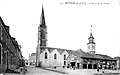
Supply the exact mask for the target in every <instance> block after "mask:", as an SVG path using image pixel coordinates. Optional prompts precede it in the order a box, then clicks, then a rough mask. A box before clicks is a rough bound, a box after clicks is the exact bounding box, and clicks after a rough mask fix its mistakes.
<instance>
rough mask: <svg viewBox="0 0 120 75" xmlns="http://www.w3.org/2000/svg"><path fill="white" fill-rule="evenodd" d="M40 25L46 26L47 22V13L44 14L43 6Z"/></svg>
mask: <svg viewBox="0 0 120 75" xmlns="http://www.w3.org/2000/svg"><path fill="white" fill-rule="evenodd" d="M40 23H41V25H40V27H43V28H45V27H46V23H45V15H44V8H43V6H42V13H41V19H40Z"/></svg>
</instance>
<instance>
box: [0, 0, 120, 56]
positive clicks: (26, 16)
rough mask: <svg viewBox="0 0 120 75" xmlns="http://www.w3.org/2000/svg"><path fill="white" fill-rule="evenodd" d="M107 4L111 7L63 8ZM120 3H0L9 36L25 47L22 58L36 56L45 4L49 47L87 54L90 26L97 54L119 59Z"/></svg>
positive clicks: (9, 0) (24, 0) (47, 0)
mask: <svg viewBox="0 0 120 75" xmlns="http://www.w3.org/2000/svg"><path fill="white" fill-rule="evenodd" d="M61 2H62V3H64V2H87V3H89V2H96V3H97V2H100V3H101V2H102V3H104V2H107V3H109V4H108V5H105V4H103V5H98V4H95V5H92V4H87V5H83V4H61ZM119 2H120V1H119V0H44V1H43V0H0V16H1V17H2V19H3V21H4V23H5V24H6V25H8V26H10V34H11V36H12V37H15V38H16V40H17V41H18V43H19V44H20V45H21V46H22V49H21V50H22V54H23V56H24V57H25V58H28V54H29V53H30V54H31V53H32V52H36V47H37V37H38V36H37V34H38V26H39V24H40V16H41V8H42V3H43V6H44V12H45V20H46V25H47V31H48V36H47V37H48V46H49V47H56V48H63V49H71V50H77V49H80V48H81V49H82V50H83V51H85V52H87V43H88V37H89V36H90V26H91V25H93V28H92V29H93V30H92V31H93V36H94V38H95V43H96V53H97V54H106V55H109V56H112V57H115V56H120V3H119Z"/></svg>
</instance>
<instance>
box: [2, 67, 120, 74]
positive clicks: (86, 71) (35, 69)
mask: <svg viewBox="0 0 120 75" xmlns="http://www.w3.org/2000/svg"><path fill="white" fill-rule="evenodd" d="M26 69H27V72H26V74H15V73H11V74H10V73H6V74H4V75H94V74H104V73H102V71H103V70H100V71H99V72H97V71H96V70H91V69H76V70H71V69H62V68H61V70H62V71H64V72H66V74H63V73H59V72H54V71H49V70H45V69H41V68H38V67H27V68H26ZM56 70H57V69H56ZM104 72H105V73H120V70H104ZM107 75H109V74H107ZM112 75H116V74H112ZM117 75H120V74H117Z"/></svg>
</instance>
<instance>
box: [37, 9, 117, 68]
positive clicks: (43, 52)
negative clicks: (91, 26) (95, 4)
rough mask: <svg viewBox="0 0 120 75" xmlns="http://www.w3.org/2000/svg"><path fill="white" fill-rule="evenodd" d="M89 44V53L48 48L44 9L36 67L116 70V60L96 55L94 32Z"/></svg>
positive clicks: (39, 29)
mask: <svg viewBox="0 0 120 75" xmlns="http://www.w3.org/2000/svg"><path fill="white" fill-rule="evenodd" d="M88 40H89V43H87V48H88V52H84V51H83V50H81V49H79V50H68V49H61V48H52V47H47V26H46V22H45V14H44V9H43V7H42V13H41V22H40V25H39V27H38V41H37V42H38V44H37V48H36V66H41V67H53V68H56V67H63V68H77V69H97V68H98V67H99V68H100V69H115V68H116V65H117V64H116V60H115V59H114V58H112V57H110V56H107V55H102V54H96V53H95V44H96V43H95V42H94V37H93V34H92V31H91V32H90V37H89V38H88Z"/></svg>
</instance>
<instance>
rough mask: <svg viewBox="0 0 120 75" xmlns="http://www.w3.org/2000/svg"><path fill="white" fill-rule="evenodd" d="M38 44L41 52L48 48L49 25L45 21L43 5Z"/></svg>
mask: <svg viewBox="0 0 120 75" xmlns="http://www.w3.org/2000/svg"><path fill="white" fill-rule="evenodd" d="M38 44H39V48H40V53H41V52H43V51H44V50H45V49H46V46H47V26H46V23H45V16H44V9H43V6H42V13H41V18H40V25H39V27H38Z"/></svg>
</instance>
